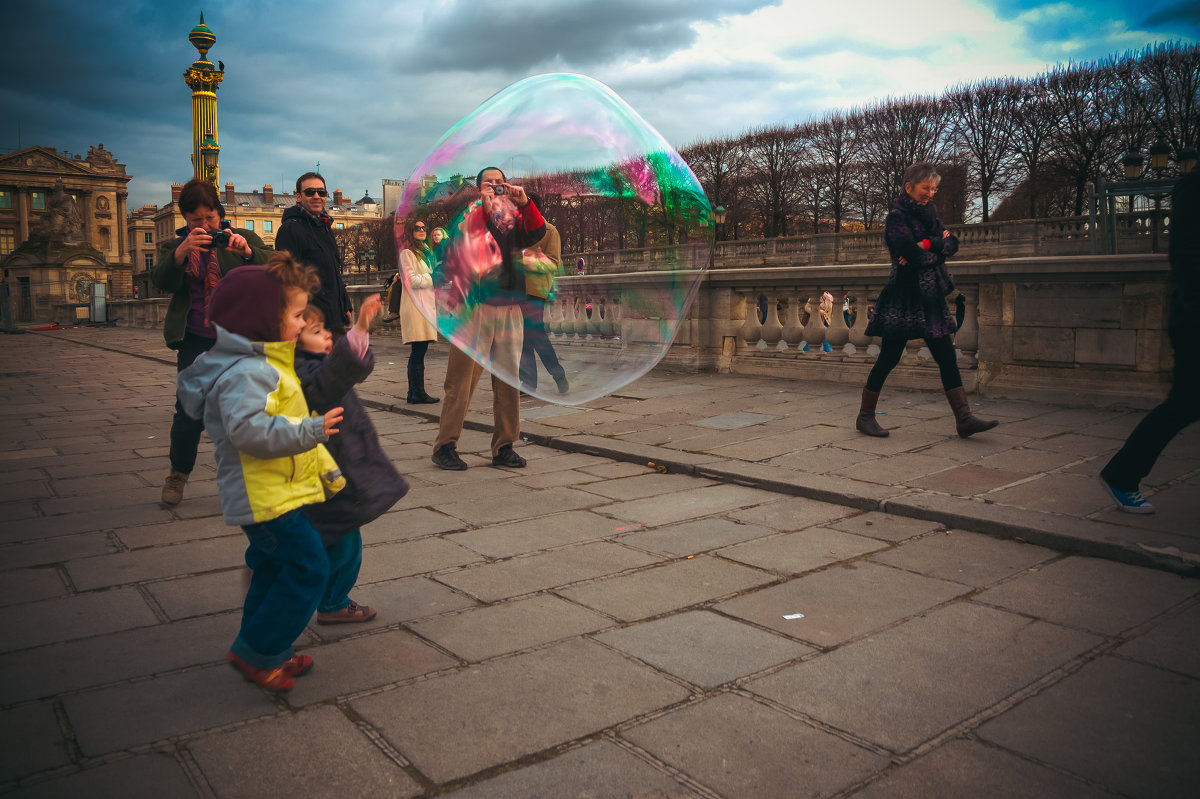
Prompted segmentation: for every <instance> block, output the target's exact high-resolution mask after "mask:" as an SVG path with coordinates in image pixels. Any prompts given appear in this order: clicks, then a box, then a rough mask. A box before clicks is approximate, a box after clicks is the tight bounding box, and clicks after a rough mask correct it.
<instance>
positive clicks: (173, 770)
mask: <svg viewBox="0 0 1200 799" xmlns="http://www.w3.org/2000/svg"><path fill="white" fill-rule="evenodd" d="M8 796H10V797H12V798H13V799H62V798H63V797H72V796H87V797H92V796H95V797H101V796H103V797H108V796H113V797H116V796H119V797H122V798H123V799H200V797H201V796H202V794H200V793H199V792H198V791H197V790H196V789H195V787H194V786H193V785H192V782H191V780H190V779H188V774H187V772H186V771H185V770H184V767H183V764H182V763H180V762H179V760H178V759H176V758H175V757H174V756H173V755H171V754H169V753H165V752H150V753H148V754H140V755H136V756H134V757H130V758H125V759H122V760H117V761H114V762H112V763H105V762H101V763H99V764H97V765H93V766H91V767H90V768H87V769H84V770H82V771H76V772H74V773H71V774H67V775H63V776H55V777H53V778H52V779H49V780H45V781H40V782H33V783H31V784H29V785H26V786H23V787H21V788H19V789H17V790H15V791H13V792H12V793H11V794H8Z"/></svg>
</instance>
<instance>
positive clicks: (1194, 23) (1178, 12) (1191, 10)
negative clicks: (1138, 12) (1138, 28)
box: [1142, 0, 1200, 38]
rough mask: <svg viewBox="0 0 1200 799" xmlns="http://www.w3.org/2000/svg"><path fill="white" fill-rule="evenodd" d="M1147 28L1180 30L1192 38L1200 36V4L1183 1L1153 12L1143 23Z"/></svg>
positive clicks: (1190, 0)
mask: <svg viewBox="0 0 1200 799" xmlns="http://www.w3.org/2000/svg"><path fill="white" fill-rule="evenodd" d="M1142 25H1143V26H1145V27H1147V28H1179V29H1182V31H1184V32H1187V33H1189V34H1190V36H1191V37H1192V38H1195V37H1196V36H1197V35H1200V3H1198V2H1195V0H1183V1H1182V2H1179V3H1173V4H1169V5H1165V6H1163V7H1162V8H1158V9H1156V10H1154V11H1152V12H1151V13H1150V14H1148V15H1147V16H1146V19H1145V21H1144V22H1143V23H1142Z"/></svg>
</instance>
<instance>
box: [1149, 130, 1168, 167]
mask: <svg viewBox="0 0 1200 799" xmlns="http://www.w3.org/2000/svg"><path fill="white" fill-rule="evenodd" d="M1170 160H1171V145H1169V144H1167V140H1166V139H1164V138H1163V137H1161V136H1159V137H1158V141H1156V142H1154V144H1152V145H1150V168H1151V169H1153V170H1154V171H1155V172H1157V173H1159V174H1158V176H1159V177H1162V172H1163V170H1164V169H1166V168H1167V162H1169V161H1170Z"/></svg>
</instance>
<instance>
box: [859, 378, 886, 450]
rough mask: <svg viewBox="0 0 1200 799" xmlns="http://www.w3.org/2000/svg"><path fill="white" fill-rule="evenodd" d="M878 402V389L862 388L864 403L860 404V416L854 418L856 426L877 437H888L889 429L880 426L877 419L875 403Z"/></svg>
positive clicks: (862, 431)
mask: <svg viewBox="0 0 1200 799" xmlns="http://www.w3.org/2000/svg"><path fill="white" fill-rule="evenodd" d="M877 402H879V392H878V391H871V390H869V389H866V388H864V389H863V390H862V404H861V405H859V406H858V418H857V419H855V420H854V426H855V427H857V428H858V432H860V433H866V434H867V435H869V436H875V437H876V438H887V437H888V431H886V430H884V429H883V428H882V427H880V426H879V422H878V421H876V419H875V403H877Z"/></svg>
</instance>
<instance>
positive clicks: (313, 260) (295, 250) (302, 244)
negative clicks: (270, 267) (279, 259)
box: [275, 205, 353, 332]
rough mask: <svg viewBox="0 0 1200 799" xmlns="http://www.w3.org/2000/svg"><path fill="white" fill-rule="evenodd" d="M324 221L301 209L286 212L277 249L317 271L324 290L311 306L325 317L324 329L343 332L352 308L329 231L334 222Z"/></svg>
mask: <svg viewBox="0 0 1200 799" xmlns="http://www.w3.org/2000/svg"><path fill="white" fill-rule="evenodd" d="M322 220H323V221H321V222H318V221H316V220H315V219H313V218H312V216H311V215H309V213H308V212H307V211H305V210H304V208H303V207H302V206H299V205H293V206H292V207H291V208H289V209H287V210H286V211H284V212H283V221H282V222H281V223H280V225H279V232H278V233H277V234H276V235H275V249H276V250H287V251H288V252H290V253H291V254H292V257H293V258H295V259H296V260H297V261H299V262H300V263H302V264H307V265H309V266H311V267H313V268H314V269H316V270H317V276H318V277H320V278H321V290H320V291H319V292H317V293H316V294H315V295H313V298H312V300H311V302H312V304H313V305H315V306H317V307H318V308H320V309H321V312H322V313H324V314H325V326H326V327H327V328H329V329H330V330H332V331H335V332H341V331H343V330H345V329H346V314H347V313H348V312H350V311H352V310H353V308H352V306H351V305H350V295H349V294H347V293H346V284H345V282H344V281H343V280H342V257H341V254H340V253H339V251H338V246H337V242H336V241H335V240H334V238H333V231H332V230H331V229H330V228H331V226H332V222H331V220H330V219H329V215H328V214H325V215H324V216H322Z"/></svg>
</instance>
